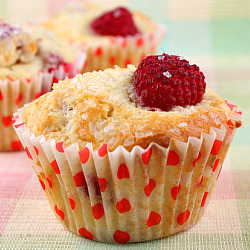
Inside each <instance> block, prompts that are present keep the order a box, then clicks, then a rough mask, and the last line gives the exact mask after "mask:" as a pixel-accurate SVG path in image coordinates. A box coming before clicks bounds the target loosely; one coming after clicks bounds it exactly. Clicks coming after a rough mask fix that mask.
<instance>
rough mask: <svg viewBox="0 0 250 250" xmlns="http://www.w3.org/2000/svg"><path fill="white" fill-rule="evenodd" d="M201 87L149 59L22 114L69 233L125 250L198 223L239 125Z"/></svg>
mask: <svg viewBox="0 0 250 250" xmlns="http://www.w3.org/2000/svg"><path fill="white" fill-rule="evenodd" d="M204 79H205V77H204V75H203V73H202V72H201V71H200V69H199V67H198V66H197V65H190V64H189V62H188V61H187V60H185V59H183V58H181V57H179V56H171V55H166V54H163V55H159V56H157V55H156V56H148V57H147V58H146V59H144V60H143V61H142V62H141V63H140V65H139V66H138V68H137V69H136V68H135V67H134V66H132V65H130V66H129V67H127V68H119V67H116V68H115V69H106V70H104V71H98V72H97V71H94V72H88V73H85V74H83V75H77V76H76V77H75V78H73V79H72V80H68V79H67V80H64V81H60V82H59V83H58V84H57V85H54V86H53V91H52V92H50V93H47V94H45V95H43V96H42V97H40V98H39V99H38V100H35V101H34V102H32V103H31V104H29V105H27V106H25V107H24V108H23V109H21V110H19V111H18V112H17V121H16V123H15V124H14V126H15V128H16V131H17V134H18V136H19V138H20V140H21V142H22V143H23V146H24V148H25V150H26V153H27V155H28V157H29V158H30V159H31V160H32V165H33V169H34V171H35V173H36V175H37V176H38V179H39V181H40V183H41V185H42V188H43V189H44V191H45V194H46V195H47V197H48V200H49V203H50V205H51V207H52V209H53V211H54V212H55V214H56V216H57V217H58V219H59V220H60V221H61V222H62V223H63V225H64V226H65V227H66V228H68V229H69V230H70V231H71V232H73V233H75V234H78V235H81V236H83V237H85V238H88V239H92V240H97V241H103V242H113V243H127V242H138V241H147V240H152V239H158V238H162V237H166V236H168V235H171V234H174V233H177V232H180V231H183V230H186V229H188V228H189V227H191V226H193V225H194V224H195V223H197V221H198V220H199V218H200V217H201V215H202V214H203V212H204V209H205V207H206V206H207V204H208V200H209V198H210V196H211V193H212V191H213V189H214V186H215V183H216V180H217V179H218V177H219V174H220V171H221V167H222V164H223V161H224V159H225V156H226V154H227V151H228V148H229V145H230V143H231V141H232V139H233V136H234V133H235V130H236V128H238V127H240V126H241V120H240V119H241V112H240V111H238V108H237V106H235V105H233V104H229V103H228V102H227V101H225V100H224V99H222V98H221V97H219V96H218V95H216V94H214V93H213V92H212V91H211V90H210V89H208V88H206V83H205V80H204Z"/></svg>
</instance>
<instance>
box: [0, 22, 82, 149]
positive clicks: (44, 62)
mask: <svg viewBox="0 0 250 250" xmlns="http://www.w3.org/2000/svg"><path fill="white" fill-rule="evenodd" d="M0 45H1V46H0V109H1V112H0V151H3V150H19V149H21V143H20V141H18V140H17V137H16V134H15V132H14V130H13V127H12V126H11V119H12V115H13V113H14V112H15V111H16V110H17V108H18V107H21V106H23V104H25V103H27V102H30V101H32V100H33V99H35V98H37V97H39V96H40V95H41V94H43V93H46V92H48V91H50V90H51V88H52V83H53V82H57V81H58V80H59V79H64V78H65V77H66V76H70V77H73V76H74V75H75V74H76V73H78V72H79V68H80V69H81V67H82V65H83V56H82V55H81V56H80V57H81V58H78V57H79V56H78V57H77V51H76V50H75V49H73V48H71V47H70V46H69V45H67V44H66V43H65V42H61V41H58V40H57V39H56V36H55V35H54V34H53V33H52V32H51V31H49V30H46V29H45V28H43V27H40V26H39V25H28V26H26V27H23V28H21V27H20V26H17V25H10V24H8V23H7V22H5V21H3V20H0ZM79 55H80V53H79ZM77 67H78V68H77ZM77 70H78V72H77Z"/></svg>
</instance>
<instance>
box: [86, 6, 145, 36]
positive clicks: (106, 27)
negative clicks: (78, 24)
mask: <svg viewBox="0 0 250 250" xmlns="http://www.w3.org/2000/svg"><path fill="white" fill-rule="evenodd" d="M90 27H91V29H92V30H93V31H94V32H95V33H96V34H97V35H102V36H128V35H131V36H134V35H137V34H139V33H140V32H139V31H138V29H137V27H136V26H135V23H134V20H133V16H132V14H131V13H130V12H129V10H127V9H126V8H124V7H118V8H116V9H114V10H112V11H109V12H105V13H104V14H102V15H101V16H99V17H97V18H96V19H94V20H93V21H92V22H91V23H90Z"/></svg>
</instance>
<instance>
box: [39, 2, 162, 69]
mask: <svg viewBox="0 0 250 250" xmlns="http://www.w3.org/2000/svg"><path fill="white" fill-rule="evenodd" d="M44 26H45V27H47V28H49V29H51V30H53V32H55V33H56V34H57V35H58V37H59V38H61V39H64V40H67V41H69V42H70V43H71V44H74V45H75V46H76V47H77V48H80V49H82V50H84V51H86V53H87V62H86V64H85V67H84V69H83V71H84V72H87V71H92V70H98V69H105V68H109V67H113V66H114V65H118V66H120V67H126V66H127V65H128V64H134V65H138V64H139V62H140V61H141V59H143V58H144V57H145V56H147V55H148V54H152V53H155V52H156V51H157V49H158V46H159V45H160V43H161V41H162V39H163V37H164V34H165V28H164V26H163V25H161V24H158V23H156V22H154V21H153V20H151V19H150V18H148V17H146V16H144V15H143V14H141V13H138V12H135V11H132V12H130V11H129V10H127V9H126V8H123V7H118V8H115V9H112V10H105V9H102V8H100V7H97V6H93V5H89V4H85V5H77V6H75V7H71V8H67V9H65V10H64V11H62V12H60V13H58V14H57V15H55V16H54V17H52V18H50V19H49V20H48V21H46V22H45V23H44Z"/></svg>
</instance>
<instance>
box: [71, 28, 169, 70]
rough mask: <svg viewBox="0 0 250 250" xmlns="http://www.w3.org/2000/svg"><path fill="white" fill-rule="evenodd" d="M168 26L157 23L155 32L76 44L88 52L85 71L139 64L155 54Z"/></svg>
mask: <svg viewBox="0 0 250 250" xmlns="http://www.w3.org/2000/svg"><path fill="white" fill-rule="evenodd" d="M165 33H166V28H165V27H164V26H163V25H162V24H156V29H155V31H154V32H151V33H148V34H138V35H135V36H127V37H112V38H110V39H108V38H107V39H102V38H100V39H96V40H94V41H93V40H90V41H86V42H85V43H80V42H79V43H78V42H76V43H75V44H74V45H75V46H76V47H77V48H78V49H81V50H83V51H85V52H86V54H87V61H86V63H85V66H84V68H83V72H89V71H93V70H103V69H106V68H112V67H114V65H118V66H120V67H122V68H124V67H127V65H128V64H133V65H135V66H137V65H138V64H139V63H140V61H141V60H142V59H143V58H145V57H146V56H148V55H152V54H155V53H156V52H157V49H158V46H159V44H160V43H161V41H162V40H163V38H164V35H165Z"/></svg>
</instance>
